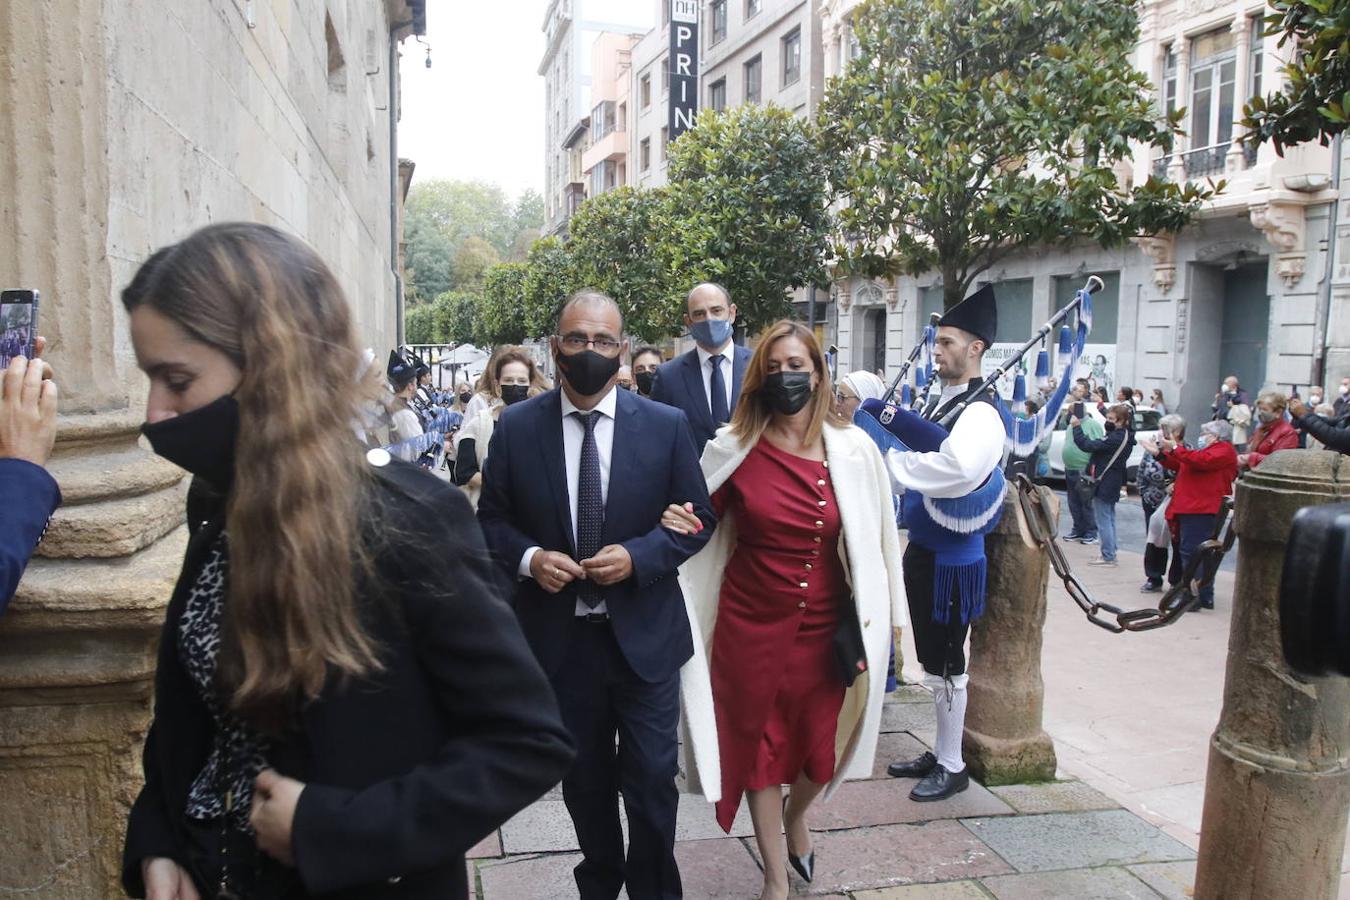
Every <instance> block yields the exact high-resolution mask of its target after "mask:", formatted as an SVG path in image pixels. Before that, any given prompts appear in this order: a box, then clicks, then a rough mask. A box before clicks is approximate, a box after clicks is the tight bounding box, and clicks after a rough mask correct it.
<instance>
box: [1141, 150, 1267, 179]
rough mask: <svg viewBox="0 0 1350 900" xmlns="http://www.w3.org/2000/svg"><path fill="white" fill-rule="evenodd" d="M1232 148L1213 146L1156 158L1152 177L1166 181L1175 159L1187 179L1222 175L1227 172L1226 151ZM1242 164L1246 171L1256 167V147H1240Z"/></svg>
mask: <svg viewBox="0 0 1350 900" xmlns="http://www.w3.org/2000/svg"><path fill="white" fill-rule="evenodd" d="M1232 146H1233V145H1232V142H1228V143H1224V144H1214V145H1213V146H1210V147H1197V148H1196V149H1194V150H1187V151H1186V152H1185V153H1172V154H1168V155H1165V156H1159V157H1156V158H1155V159H1154V160H1153V175H1154V177H1156V178H1161V179H1166V178H1167V170H1168V169H1169V168H1170V167H1171V166H1172V163H1173V162H1174V161H1176V160H1177V159H1180V160H1181V168H1182V171H1184V172H1185V173H1186V177H1187V178H1208V177H1210V176H1213V175H1222V174H1223V173H1224V172H1225V171H1226V170H1227V167H1228V151H1229V150H1230V149H1231V148H1232ZM1242 163H1243V168H1246V169H1250V168H1251V167H1252V166H1254V165H1256V147H1254V146H1251V145H1249V144H1243V145H1242Z"/></svg>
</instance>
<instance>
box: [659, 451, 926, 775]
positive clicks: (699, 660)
mask: <svg viewBox="0 0 1350 900" xmlns="http://www.w3.org/2000/svg"><path fill="white" fill-rule="evenodd" d="M824 438H825V459H826V461H827V462H828V463H829V469H830V481H831V483H832V484H833V487H834V495H835V500H836V502H837V503H838V504H839V515H840V519H841V521H842V524H843V529H842V531H843V534H842V536H841V538H840V547H839V552H840V556H841V557H842V558H843V559H844V561H845V567H844V570H845V575H846V577H847V579H848V583H849V585H850V587H851V588H852V590H853V599H854V602H855V603H856V605H857V610H858V622H859V624H860V625H862V634H863V645H864V647H865V649H866V651H867V672H866V673H864V674H863V675H860V676H859V677H858V678H857V679H855V680H854V682H853V686H852V687H850V688H849V689H848V691H847V693H846V694H845V695H844V705H843V708H842V709H841V710H840V713H839V725H838V729H837V731H836V735H835V761H836V762H835V775H834V780H833V781H831V782H830V784H829V786H828V787H827V788H826V791H825V796H826V798H827V799H828V798H829V796H830V795H831V794H833V793H834V790H835V789H836V788H837V787H838V786H839V785H840V784H841V783H842V782H843V781H845V780H848V779H857V778H868V777H870V776H871V773H872V764H873V761H874V759H875V757H876V749H877V735H878V734H879V732H880V730H881V705H882V701H883V700H884V699H885V696H886V693H885V691H886V668H887V663H888V661H889V657H890V646H891V627H892V625H894V626H897V627H901V626H904V625H907V624H909V611H908V607H907V604H906V601H905V583H904V580H903V578H902V577H901V573H900V538H899V534H898V532H897V531H896V527H895V509H894V507H893V506H892V503H891V484H890V477H889V476H888V475H887V474H886V467H885V464H884V463H883V462H882V459H881V453H880V452H879V451H878V450H877V447H876V444H874V443H873V442H872V440H871V439H870V438H868V437H867V435H866V434H864V433H863V431H862V430H861V429H859V428H857V427H855V426H852V425H849V426H848V427H846V428H837V427H835V426H832V425H826V426H825V429H824ZM752 446H753V445H748V446H747V445H742V444H741V443H740V442H739V441H738V440H737V439H736V438H734V437H732V435H731V429H730V427H729V426H728V427H723V428H722V429H720V430H719V431H718V432H717V435H716V437H714V438H713V439H712V440H711V441H709V442H708V444H707V446H706V447H705V448H704V450H703V460H702V465H703V476H704V478H705V479H706V480H707V482H708V491H709V493H711V492H713V491H716V490H717V489H718V488H720V487H721V486H722V485H723V484H725V483H726V481H727V479H729V478H730V477H731V474H732V473H733V472H735V471H736V468H737V467H738V466H739V465H740V464H741V462H742V461H743V460H744V459H745V458H746V456H748V455H749V453H750V450H751V449H752ZM735 547H736V523H735V521H734V520H733V519H732V518H731V517H730V516H723V517H722V519H721V520H720V521H719V522H718V525H717V531H716V532H715V533H714V534H713V537H712V540H711V541H709V542H708V544H707V545H706V546H705V547H704V548H703V549H702V550H701V551H699V553H698V555H696V556H694V557H692V558H691V559H689V560H688V561H687V562H686V563H685V564H684V565H683V566H681V567H680V587H681V588H682V590H683V591H684V600H685V606H686V607H687V609H688V611H689V621H690V624H691V625H692V626H693V629H694V656H693V658H692V659H690V660H689V662H688V663H686V664H685V666H684V668H683V669H682V670H681V672H680V685H681V693H682V697H683V700H684V710H683V714H684V721H683V727H684V730H685V735H684V737H685V757H686V766H685V769H686V773H687V775H688V778H689V785H690V790H692V791H694V792H697V793H702V794H703V795H704V796H705V797H706V798H707V799H708V800H709V801H710V802H716V801H718V800H720V799H721V794H722V770H721V764H720V755H719V752H718V745H717V719H716V716H715V714H714V710H713V703H714V698H713V695H712V682H711V677H710V675H709V669H708V659H709V654H710V653H711V650H712V636H713V628H714V627H715V626H716V624H717V604H718V600H719V598H720V595H721V589H722V573H723V570H724V569H725V568H726V565H727V562H728V561H729V560H730V559H731V555H732V551H733V550H735Z"/></svg>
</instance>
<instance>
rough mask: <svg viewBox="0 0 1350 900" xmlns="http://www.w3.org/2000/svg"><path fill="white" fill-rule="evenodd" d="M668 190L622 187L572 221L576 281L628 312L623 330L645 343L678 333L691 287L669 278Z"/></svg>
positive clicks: (587, 204)
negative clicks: (687, 292) (611, 299)
mask: <svg viewBox="0 0 1350 900" xmlns="http://www.w3.org/2000/svg"><path fill="white" fill-rule="evenodd" d="M670 208H671V204H670V203H669V201H668V197H667V192H666V191H664V190H640V189H638V188H631V187H622V188H617V189H615V190H612V191H606V192H605V193H603V194H601V195H599V196H597V197H592V198H591V199H590V200H587V201H586V202H585V203H583V204H582V205H581V209H579V210H578V211H577V214H576V215H575V216H573V217H572V219H571V221H570V222H568V235H569V239H568V241H567V245H566V246H567V256H568V258H569V260H568V261H569V264H570V269H571V280H572V281H573V283H575V284H576V285H578V286H586V287H592V288H596V289H597V290H600V291H604V292H605V293H606V294H608V295H609V296H610V297H613V298H614V300H615V302H616V303H618V304H619V308H620V309H621V310H623V318H624V327H625V328H626V329H627V331H628V333H629V334H634V335H637V336H638V337H640V338H642V339H643V340H644V341H655V340H659V339H661V338H663V337H666V336H668V335H670V334H672V333H674V329H676V328H677V327H678V323H679V322H680V311H681V308H680V304H681V302H682V299H683V296H684V293H685V292H686V291H687V290H688V287H689V285H687V284H676V283H675V282H674V281H673V280H672V278H671V273H670V263H669V258H670V237H671V235H672V232H673V230H674V229H678V228H680V227H681V223H678V222H676V221H673V220H672V219H671V217H670V216H669V210H670Z"/></svg>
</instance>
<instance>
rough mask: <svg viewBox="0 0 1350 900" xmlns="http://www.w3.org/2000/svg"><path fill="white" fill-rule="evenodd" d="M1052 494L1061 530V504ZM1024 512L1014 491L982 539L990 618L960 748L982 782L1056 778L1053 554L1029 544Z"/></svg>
mask: <svg viewBox="0 0 1350 900" xmlns="http://www.w3.org/2000/svg"><path fill="white" fill-rule="evenodd" d="M1040 490H1042V491H1045V493H1050V492H1049V491H1048V490H1046V489H1044V488H1041V489H1040ZM1050 497H1051V501H1052V502H1054V503H1055V513H1054V515H1053V516H1052V518H1053V520H1054V521H1055V523H1056V525H1058V523H1059V510H1058V503H1057V502H1055V498H1054V495H1053V494H1050ZM1019 512H1020V511H1019V510H1018V508H1017V494H1016V491H1015V490H1013V489H1011V488H1010V489H1009V491H1008V497H1007V499H1006V500H1004V503H1003V517H1002V519H1001V520H1000V521H999V523H998V527H997V528H995V529H994V530H993V531H992V532H990V533H989V534H988V535H986V536H985V539H984V546H985V552H986V553H987V554H988V557H989V594H988V597H987V598H986V600H985V612H984V617H983V618H981V619H980V620H979V621H978V622H977V623H976V624H975V627H974V628H972V629H971V638H970V665H969V667H968V669H967V671H968V672H969V673H970V687H969V692H970V695H969V696H970V699H969V705H968V706H967V708H966V733H965V736H964V738H963V739H962V741H961V749H962V752H963V753H964V754H965V758H966V763H967V765H969V766H970V771H971V774H972V775H974V776H975V778H977V779H978V780H979V781H981V782H983V783H984V784H1021V783H1025V782H1030V781H1049V780H1051V779H1053V778H1054V777H1055V745H1054V743H1053V742H1052V741H1051V740H1050V736H1049V735H1048V734H1046V733H1045V730H1044V729H1043V728H1042V727H1041V711H1042V706H1043V704H1044V701H1045V688H1044V684H1043V682H1042V681H1041V629H1042V628H1043V627H1044V626H1045V588H1046V583H1047V581H1048V579H1049V574H1050V557H1049V556H1048V554H1047V553H1046V552H1045V551H1044V550H1042V549H1041V548H1039V547H1034V546H1031V545H1030V541H1029V540H1024V539H1023V536H1022V531H1021V528H1020V527H1019V525H1018V520H1017V518H1018V515H1019Z"/></svg>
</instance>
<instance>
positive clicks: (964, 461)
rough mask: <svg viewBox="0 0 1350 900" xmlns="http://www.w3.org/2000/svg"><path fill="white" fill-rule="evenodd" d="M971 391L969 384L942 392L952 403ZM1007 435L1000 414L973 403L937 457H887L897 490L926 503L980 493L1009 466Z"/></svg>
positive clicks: (914, 454)
mask: <svg viewBox="0 0 1350 900" xmlns="http://www.w3.org/2000/svg"><path fill="white" fill-rule="evenodd" d="M969 389H970V384H969V383H968V382H964V381H963V382H960V383H959V384H953V385H948V386H946V387H944V388H943V389H942V400H941V401H940V403H946V402H947V401H948V400H951V399H952V398H954V397H960V396H961V395H962V394H964V393H965V392H966V391H968V390H969ZM1005 437H1006V433H1005V432H1004V430H1003V419H1002V417H1001V416H999V414H998V410H996V409H994V407H993V406H992V405H990V404H988V403H983V402H981V403H972V404H970V405H969V406H967V407H966V408H965V410H964V411H963V412H962V413H961V416H960V417H959V418H958V419H957V420H956V424H955V425H954V426H953V427H952V431H951V434H949V435H948V436H947V439H946V440H944V441H943V442H942V446H941V447H940V448H938V450H936V451H935V452H931V453H919V452H917V451H910V452H908V453H902V452H901V451H899V450H891V451H890V452H889V453H887V454H886V468H887V470H888V471H889V472H890V473H891V488H892V489H893V490H894V491H895V492H896V493H897V494H899V493H904V492H905V491H918V492H919V493H920V494H923V495H924V496H925V497H964V496H965V495H966V494H969V493H970V492H971V491H973V490H975V489H976V488H977V487H979V486H980V485H981V484H983V483H984V481H985V479H986V478H988V477H989V475H990V473H992V472H993V471H994V469H995V468H997V467H998V465H999V463H1001V462H1002V461H1003V445H1004V439H1005Z"/></svg>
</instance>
